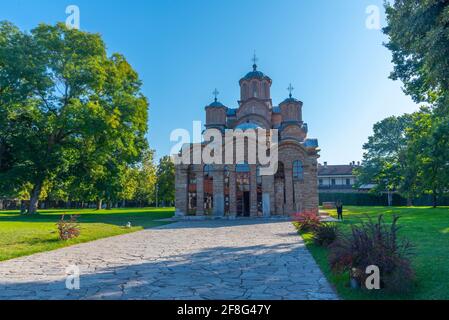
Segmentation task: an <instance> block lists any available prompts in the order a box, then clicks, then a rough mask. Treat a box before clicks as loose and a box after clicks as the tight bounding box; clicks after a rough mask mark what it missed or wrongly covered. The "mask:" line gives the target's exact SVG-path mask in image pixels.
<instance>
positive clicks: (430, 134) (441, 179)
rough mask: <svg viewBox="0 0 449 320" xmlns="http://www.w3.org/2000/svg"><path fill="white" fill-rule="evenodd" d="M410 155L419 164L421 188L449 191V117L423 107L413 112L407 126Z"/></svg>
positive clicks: (435, 193) (440, 192) (413, 163)
mask: <svg viewBox="0 0 449 320" xmlns="http://www.w3.org/2000/svg"><path fill="white" fill-rule="evenodd" d="M407 144H408V145H407V159H408V163H409V165H410V166H413V167H414V168H416V177H417V181H418V182H419V183H418V184H417V186H418V190H419V192H420V193H422V194H430V195H432V197H433V206H434V207H436V206H437V205H438V198H439V197H440V196H442V195H444V194H446V193H448V192H449V121H448V118H447V117H436V116H435V115H434V114H433V113H432V112H431V110H429V109H424V108H423V109H422V110H421V112H417V113H415V114H414V115H413V121H412V122H411V126H410V128H409V129H408V130H407Z"/></svg>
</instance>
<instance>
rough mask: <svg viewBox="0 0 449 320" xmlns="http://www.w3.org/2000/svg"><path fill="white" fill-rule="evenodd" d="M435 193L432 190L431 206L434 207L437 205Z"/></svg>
mask: <svg viewBox="0 0 449 320" xmlns="http://www.w3.org/2000/svg"><path fill="white" fill-rule="evenodd" d="M437 200H438V199H437V193H436V192H435V191H434V192H433V195H432V201H433V207H434V208H436V207H438V202H437Z"/></svg>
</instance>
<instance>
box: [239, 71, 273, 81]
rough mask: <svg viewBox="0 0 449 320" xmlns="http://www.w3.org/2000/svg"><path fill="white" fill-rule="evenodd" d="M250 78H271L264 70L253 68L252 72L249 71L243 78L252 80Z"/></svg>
mask: <svg viewBox="0 0 449 320" xmlns="http://www.w3.org/2000/svg"><path fill="white" fill-rule="evenodd" d="M250 79H267V80H271V79H270V77H268V76H267V75H265V74H264V73H263V72H261V71H257V70H253V71H251V72H248V73H247V74H246V76H244V77H243V79H242V80H250Z"/></svg>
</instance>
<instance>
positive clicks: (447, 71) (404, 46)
mask: <svg viewBox="0 0 449 320" xmlns="http://www.w3.org/2000/svg"><path fill="white" fill-rule="evenodd" d="M385 6H386V13H387V23H388V26H387V27H386V28H385V29H384V33H385V34H386V35H388V37H389V41H388V43H387V44H386V46H387V48H388V49H390V50H391V52H392V54H393V64H394V66H395V67H394V71H393V73H392V74H391V78H392V79H394V80H396V79H399V80H401V81H402V82H403V83H404V91H405V92H406V94H408V95H410V96H411V97H412V98H413V99H414V100H415V101H416V102H417V103H421V102H428V103H430V104H432V105H438V106H439V107H440V108H441V109H444V110H442V111H443V112H445V113H446V114H447V112H448V110H449V76H448V75H449V2H448V1H446V0H395V1H389V2H386V5H385Z"/></svg>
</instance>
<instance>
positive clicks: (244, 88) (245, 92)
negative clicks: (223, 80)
mask: <svg viewBox="0 0 449 320" xmlns="http://www.w3.org/2000/svg"><path fill="white" fill-rule="evenodd" d="M247 98H248V85H247V84H246V83H244V84H243V85H242V100H246V99H247Z"/></svg>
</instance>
